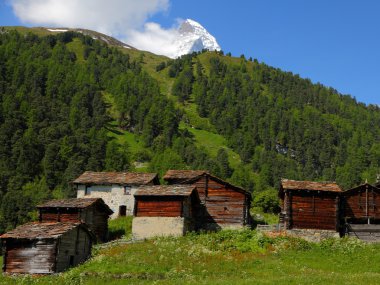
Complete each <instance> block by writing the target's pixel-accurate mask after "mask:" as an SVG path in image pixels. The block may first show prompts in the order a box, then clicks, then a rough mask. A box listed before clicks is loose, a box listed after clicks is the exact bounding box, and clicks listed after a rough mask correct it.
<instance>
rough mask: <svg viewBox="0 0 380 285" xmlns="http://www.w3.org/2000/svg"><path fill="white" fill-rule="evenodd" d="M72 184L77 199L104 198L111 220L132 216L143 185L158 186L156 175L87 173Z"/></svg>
mask: <svg viewBox="0 0 380 285" xmlns="http://www.w3.org/2000/svg"><path fill="white" fill-rule="evenodd" d="M72 184H73V185H74V188H75V189H76V190H77V198H102V199H103V200H104V202H105V203H106V204H107V205H108V206H109V207H110V208H111V210H112V211H113V214H112V215H111V219H114V218H117V217H119V216H132V215H133V207H134V205H135V201H134V196H133V195H134V193H135V192H136V190H137V187H138V186H141V185H158V184H160V181H159V180H158V175H157V174H156V173H133V172H92V171H86V172H84V173H83V174H82V175H80V176H79V177H78V178H76V179H75V180H74V181H73V182H72Z"/></svg>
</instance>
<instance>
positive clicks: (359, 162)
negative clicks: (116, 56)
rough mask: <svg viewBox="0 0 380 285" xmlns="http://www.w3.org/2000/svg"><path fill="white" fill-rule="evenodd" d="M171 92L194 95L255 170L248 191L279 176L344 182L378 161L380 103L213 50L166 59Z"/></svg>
mask: <svg viewBox="0 0 380 285" xmlns="http://www.w3.org/2000/svg"><path fill="white" fill-rule="evenodd" d="M168 73H169V74H170V76H172V77H175V82H174V85H173V90H172V93H173V95H175V96H177V97H178V100H179V101H181V102H185V104H186V102H187V101H188V102H191V101H194V102H195V103H196V106H197V111H198V113H199V115H200V116H201V117H206V118H208V119H209V120H210V122H211V123H212V124H213V125H214V126H215V128H216V130H217V132H218V133H219V134H221V135H223V136H224V137H225V138H226V139H227V142H228V145H229V146H230V147H231V148H232V149H233V150H235V151H236V152H237V153H239V155H240V158H241V160H242V161H243V163H245V164H249V165H250V167H251V169H252V170H253V171H254V172H257V173H259V174H260V177H259V180H258V182H259V183H257V185H255V186H256V190H264V189H265V188H266V187H268V186H273V185H276V184H277V183H278V181H279V178H280V177H286V178H292V179H309V180H328V181H337V182H338V183H339V184H340V185H341V186H343V187H344V188H347V187H350V186H353V185H356V184H360V183H362V182H364V181H365V179H368V181H371V182H373V181H374V179H375V177H376V173H377V172H378V171H379V166H380V109H379V107H377V106H373V105H371V106H366V105H365V104H362V103H358V102H357V101H356V100H355V99H354V98H352V97H350V96H344V95H342V94H339V93H338V92H337V91H336V90H334V89H332V88H327V87H325V86H323V85H321V84H312V82H311V81H310V80H308V79H302V78H300V77H299V76H298V75H294V74H292V73H290V72H283V71H281V70H279V69H275V68H272V67H269V66H267V65H265V64H264V63H259V62H258V61H257V60H252V59H250V60H246V59H245V58H244V56H242V57H241V58H240V59H236V58H235V59H234V58H230V57H228V56H227V57H226V56H222V55H221V54H216V53H204V54H201V55H199V56H193V57H191V56H187V57H183V58H182V59H178V60H176V61H174V62H172V63H170V64H169V68H168Z"/></svg>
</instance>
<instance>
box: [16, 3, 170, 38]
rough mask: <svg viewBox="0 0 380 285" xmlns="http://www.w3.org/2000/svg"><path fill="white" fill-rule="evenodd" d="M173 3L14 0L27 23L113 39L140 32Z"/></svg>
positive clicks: (19, 16) (20, 15) (17, 12)
mask: <svg viewBox="0 0 380 285" xmlns="http://www.w3.org/2000/svg"><path fill="white" fill-rule="evenodd" d="M169 2H170V0H106V1H105V0H33V1H31V0H10V3H11V5H12V7H13V11H14V13H15V15H16V16H17V17H18V18H19V19H20V20H21V21H23V22H24V23H28V24H33V25H45V26H53V27H69V28H87V29H93V30H96V31H99V32H102V33H106V34H109V35H113V36H119V37H120V36H121V37H122V36H125V35H128V34H129V32H130V31H132V30H135V29H140V28H141V27H142V26H143V24H144V23H145V22H146V21H147V19H148V17H149V16H151V15H153V14H155V13H157V12H162V11H165V10H167V9H168V7H169Z"/></svg>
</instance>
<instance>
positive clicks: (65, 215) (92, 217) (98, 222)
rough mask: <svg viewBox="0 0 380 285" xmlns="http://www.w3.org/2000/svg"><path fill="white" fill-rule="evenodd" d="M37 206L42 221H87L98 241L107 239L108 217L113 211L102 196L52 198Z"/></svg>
mask: <svg viewBox="0 0 380 285" xmlns="http://www.w3.org/2000/svg"><path fill="white" fill-rule="evenodd" d="M37 208H38V211H39V221H40V222H82V223H86V224H87V226H88V227H89V229H90V230H91V231H92V232H93V233H94V234H95V235H96V237H97V241H99V242H104V241H107V237H108V219H109V217H110V215H112V213H113V212H112V210H111V209H110V208H109V207H108V206H107V205H106V204H105V203H104V201H103V200H102V199H101V198H73V199H61V200H52V201H48V202H46V203H44V204H42V205H38V206H37Z"/></svg>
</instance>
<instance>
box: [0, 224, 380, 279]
mask: <svg viewBox="0 0 380 285" xmlns="http://www.w3.org/2000/svg"><path fill="white" fill-rule="evenodd" d="M379 278H380V245H367V244H363V243H361V242H359V241H357V240H352V239H335V240H334V239H332V240H326V241H325V242H322V243H320V244H313V243H308V242H306V241H302V240H299V239H294V238H289V237H275V238H270V237H266V236H263V235H262V234H261V233H257V232H256V231H249V230H247V231H241V232H237V231H222V232H219V233H211V234H210V233H209V234H206V233H203V234H191V235H188V236H185V237H181V238H160V239H155V240H149V241H145V242H140V243H134V244H125V245H118V246H113V247H109V248H106V249H101V250H96V249H95V251H94V256H93V258H92V259H91V260H89V261H88V262H86V263H85V264H83V265H81V266H79V267H77V268H73V269H71V270H70V271H68V272H65V273H63V274H59V275H55V276H47V277H17V278H9V277H2V278H0V284H109V285H111V284H366V285H369V284H379V282H378V280H379Z"/></svg>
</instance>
